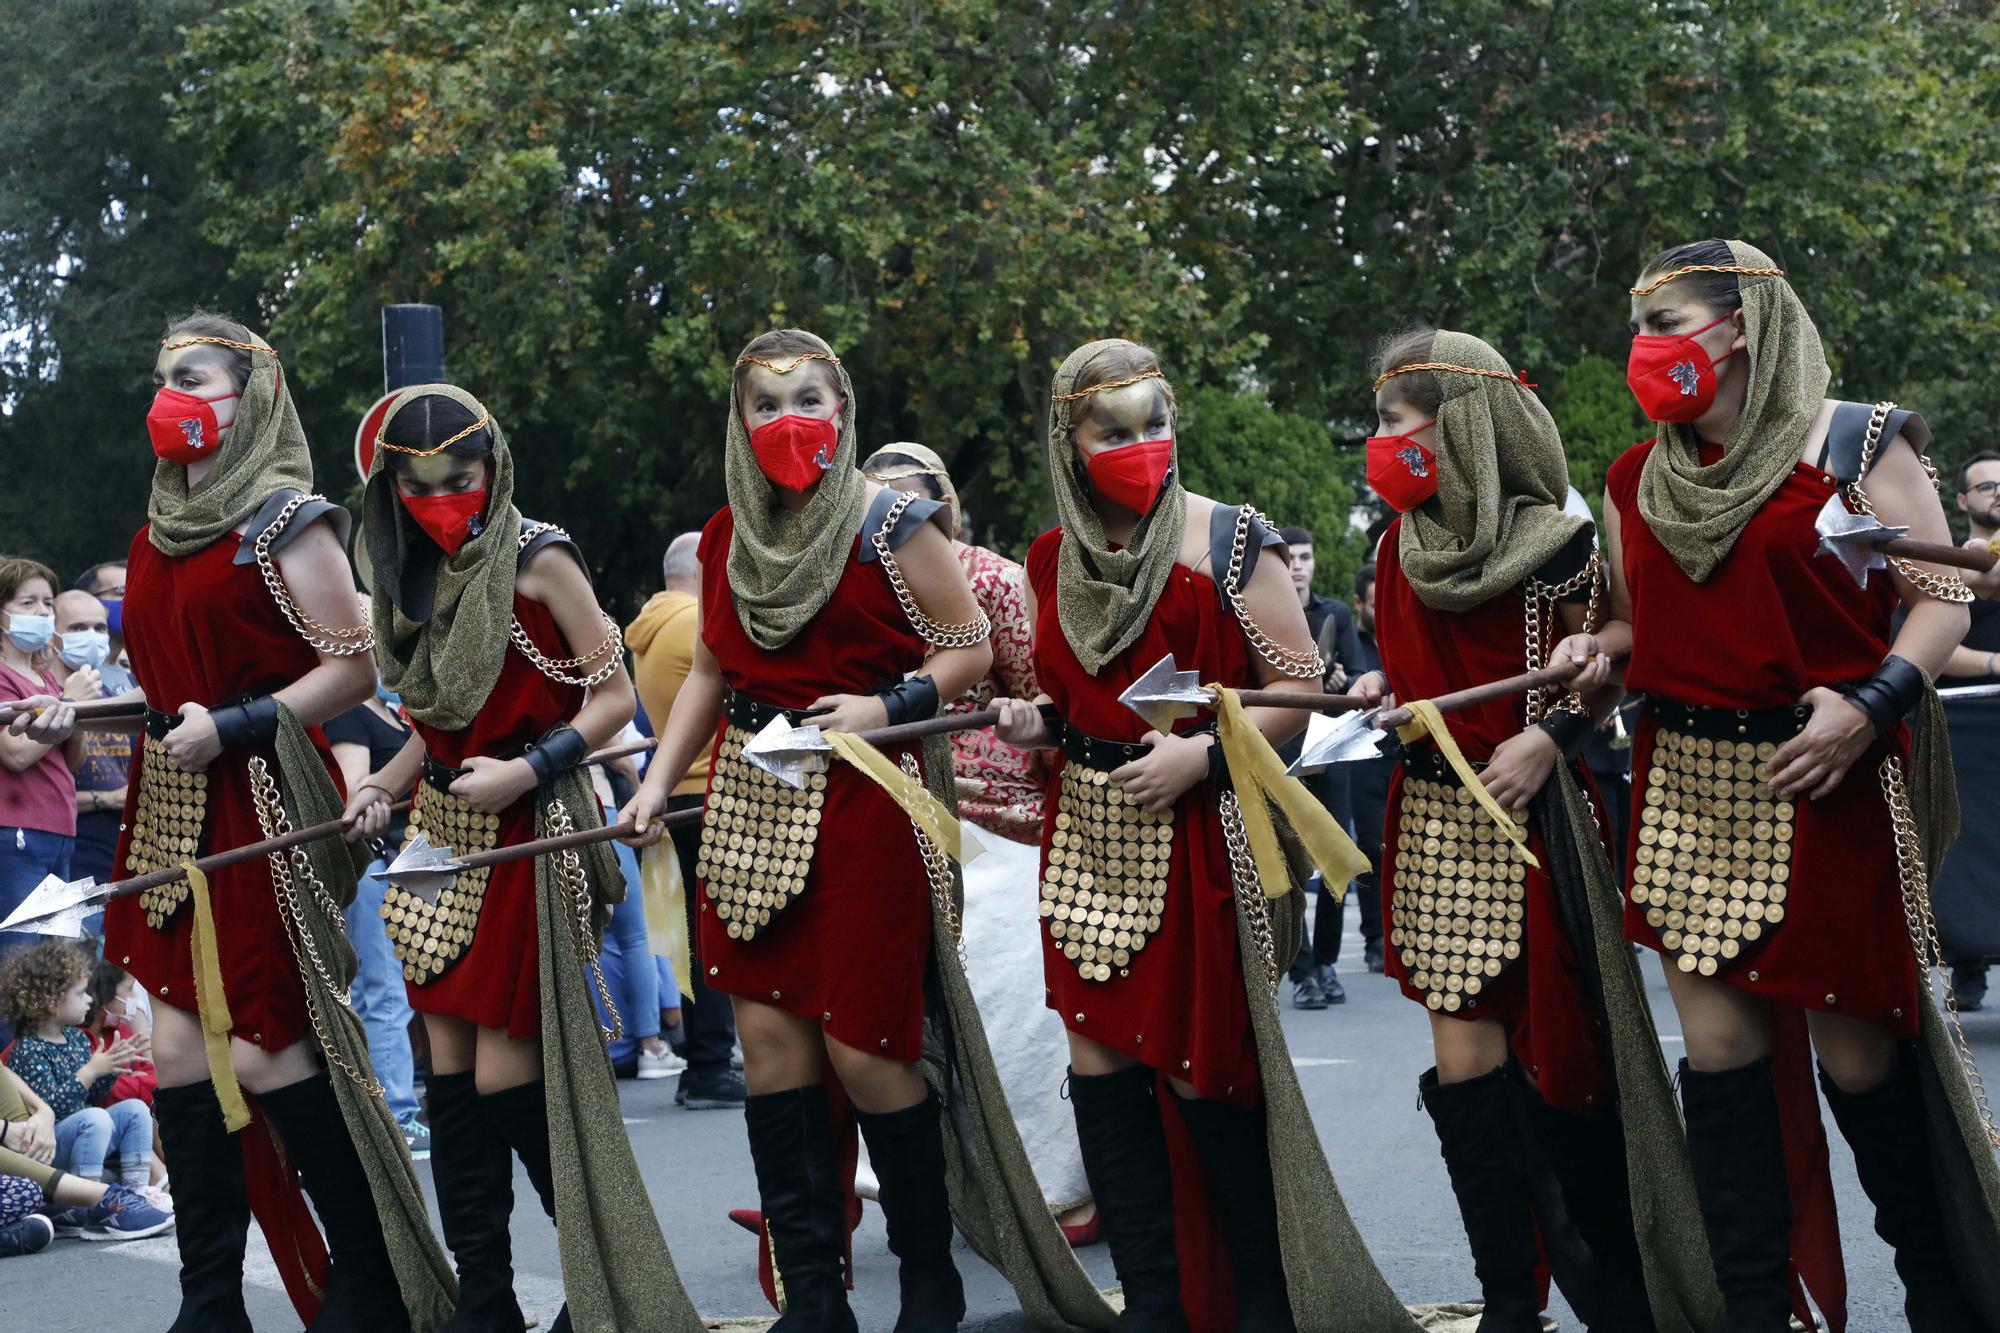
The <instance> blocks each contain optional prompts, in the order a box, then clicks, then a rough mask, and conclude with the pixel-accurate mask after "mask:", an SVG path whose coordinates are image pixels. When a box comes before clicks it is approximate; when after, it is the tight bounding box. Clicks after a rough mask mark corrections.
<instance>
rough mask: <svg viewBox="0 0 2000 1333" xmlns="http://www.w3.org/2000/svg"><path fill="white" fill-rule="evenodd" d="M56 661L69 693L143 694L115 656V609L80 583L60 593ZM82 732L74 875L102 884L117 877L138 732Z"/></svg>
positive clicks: (57, 674) (106, 696) (56, 671)
mask: <svg viewBox="0 0 2000 1333" xmlns="http://www.w3.org/2000/svg"><path fill="white" fill-rule="evenodd" d="M52 646H53V647H54V648H55V653H56V655H55V661H54V662H52V663H50V671H51V672H52V673H53V674H54V676H55V678H56V680H57V681H58V682H59V683H60V684H61V685H62V690H63V697H64V698H67V699H74V700H77V701H78V702H82V701H83V700H85V699H124V698H128V697H129V698H133V699H143V698H144V695H143V693H142V692H141V691H140V690H139V683H138V681H136V680H134V679H133V678H132V673H131V672H130V671H128V670H127V669H126V668H124V667H122V666H120V665H119V664H118V663H117V662H115V661H113V660H111V659H112V651H111V646H112V645H111V627H110V613H109V610H108V608H106V606H105V604H104V603H103V602H102V601H100V600H99V599H98V598H96V597H95V596H93V595H91V594H90V593H87V592H78V591H76V590H75V589H74V588H72V589H70V590H69V591H67V592H61V593H57V594H56V637H55V642H54V644H53V645H52ZM79 734H80V735H81V736H82V745H83V762H82V764H81V765H80V766H79V767H78V768H77V770H76V849H75V851H73V852H72V853H71V855H70V863H69V870H70V873H69V877H70V878H71V879H81V878H82V877H83V876H85V875H88V876H90V877H91V878H92V879H95V880H96V881H97V882H98V883H100V884H102V883H107V882H109V881H110V880H113V879H116V878H117V875H116V874H115V873H114V871H113V861H114V859H115V857H116V854H117V851H118V823H119V817H120V816H121V815H122V814H123V812H124V809H125V779H126V775H127V774H128V773H129V772H130V771H131V768H132V743H133V740H134V739H135V736H134V733H132V732H129V731H90V732H82V733H79Z"/></svg>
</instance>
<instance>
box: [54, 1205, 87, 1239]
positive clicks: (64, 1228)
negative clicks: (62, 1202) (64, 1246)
mask: <svg viewBox="0 0 2000 1333" xmlns="http://www.w3.org/2000/svg"><path fill="white" fill-rule="evenodd" d="M47 1217H48V1219H49V1225H50V1226H52V1227H54V1228H55V1229H56V1234H57V1235H58V1236H81V1235H82V1234H83V1233H84V1230H85V1229H86V1228H87V1227H89V1225H90V1210H89V1209H88V1208H58V1209H57V1210H56V1211H54V1212H52V1213H49V1214H47Z"/></svg>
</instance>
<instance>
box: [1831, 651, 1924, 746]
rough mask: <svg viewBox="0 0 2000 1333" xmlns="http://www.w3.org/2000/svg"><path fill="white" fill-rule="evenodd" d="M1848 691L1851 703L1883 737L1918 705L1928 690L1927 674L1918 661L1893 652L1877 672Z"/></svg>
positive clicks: (1848, 699) (1884, 659) (1883, 660)
mask: <svg viewBox="0 0 2000 1333" xmlns="http://www.w3.org/2000/svg"><path fill="white" fill-rule="evenodd" d="M1844 693H1845V694H1846V695H1847V702H1849V703H1851V704H1853V705H1854V706H1855V707H1856V708H1859V709H1860V710H1861V711H1862V712H1863V713H1865V714H1866V715H1867V717H1868V721H1869V723H1870V724H1871V725H1872V726H1873V727H1874V728H1875V734H1876V735H1877V736H1881V735H1884V734H1886V733H1887V732H1888V730H1889V728H1891V727H1893V726H1895V725H1896V724H1897V723H1898V722H1900V721H1902V719H1903V718H1905V717H1907V716H1909V713H1910V710H1911V709H1913V708H1915V707H1916V706H1917V700H1918V699H1920V698H1922V697H1923V693H1924V673H1923V672H1922V671H1920V670H1918V669H1917V666H1916V664H1915V663H1913V662H1906V661H1904V660H1903V659H1902V658H1900V657H1897V656H1896V655H1895V654H1894V653H1891V654H1890V655H1889V656H1887V657H1885V658H1883V659H1882V665H1881V666H1879V667H1876V668H1875V674H1874V675H1872V676H1870V677H1869V678H1868V679H1867V680H1864V681H1862V682H1861V683H1860V684H1859V685H1856V686H1854V687H1853V688H1852V689H1849V690H1846V691H1844Z"/></svg>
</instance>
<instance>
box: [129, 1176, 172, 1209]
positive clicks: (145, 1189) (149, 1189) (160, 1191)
mask: <svg viewBox="0 0 2000 1333" xmlns="http://www.w3.org/2000/svg"><path fill="white" fill-rule="evenodd" d="M132 1192H133V1193H134V1194H136V1195H138V1196H139V1197H140V1198H142V1199H144V1200H145V1201H146V1202H147V1203H150V1204H152V1205H153V1207H155V1208H157V1209H159V1210H160V1211H161V1212H163V1213H171V1212H172V1211H173V1210H174V1195H173V1191H172V1190H169V1189H168V1188H167V1183H166V1182H165V1181H161V1182H160V1183H159V1184H157V1185H134V1186H133V1187H132Z"/></svg>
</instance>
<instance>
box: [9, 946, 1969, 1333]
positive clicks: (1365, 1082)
mask: <svg viewBox="0 0 2000 1333" xmlns="http://www.w3.org/2000/svg"><path fill="white" fill-rule="evenodd" d="M1350 920H1352V916H1350ZM1343 955H1344V956H1345V957H1346V958H1347V959H1348V961H1349V962H1350V964H1352V965H1353V966H1351V967H1350V968H1349V969H1347V970H1344V971H1343V973H1342V975H1343V979H1344V980H1345V981H1346V984H1347V987H1348V1001H1347V1003H1346V1004H1345V1005H1342V1006H1338V1007H1336V1008H1332V1009H1329V1010H1326V1011H1324V1012H1319V1013H1300V1012H1294V1011H1292V1010H1291V1009H1290V1008H1289V1007H1287V1008H1286V1011H1285V1028H1286V1032H1287V1034H1288V1037H1289V1039H1290V1042H1291V1047H1292V1052H1293V1057H1294V1059H1295V1061H1296V1062H1297V1064H1298V1067H1299V1081H1300V1083H1301V1084H1302V1085H1303V1087H1304V1089H1305V1094H1306V1098H1307V1100H1308V1102H1309V1103H1310V1105H1311V1107H1312V1111H1313V1115H1314V1117H1315V1118H1316V1120H1317V1122H1318V1124H1319V1127H1320V1134H1321V1137H1322V1139H1323V1141H1324V1142H1325V1144H1326V1147H1327V1153H1328V1156H1329V1158H1330V1159H1331V1161H1332V1163H1333V1167H1334V1171H1335V1173H1336V1175H1337V1176H1338V1177H1339V1181H1340V1186H1341V1189H1342V1191H1343V1193H1344V1194H1345V1196H1346V1198H1347V1201H1348V1204H1349V1207H1350V1208H1351V1209H1352V1211H1353V1213H1354V1215H1355V1218H1356V1220H1357V1221H1358V1223H1359V1224H1360V1226H1361V1229H1362V1232H1363V1234H1364V1235H1365V1236H1367V1238H1368V1241H1369V1244H1370V1245H1371V1246H1372V1248H1373V1250H1374V1253H1375V1257H1376V1259H1377V1261H1378V1262H1379V1263H1380V1264H1381V1267H1382V1270H1383V1272H1384V1273H1385V1274H1386V1275H1387V1276H1388V1278H1389V1280H1390V1282H1391V1283H1393V1284H1394V1286H1395V1288H1396V1290H1397V1291H1398V1292H1400V1293H1401V1294H1402V1295H1403V1297H1404V1299H1406V1300H1408V1301H1411V1302H1417V1301H1443V1300H1457V1299H1472V1298H1475V1297H1476V1294H1477V1288H1476V1286H1475V1285H1474V1282H1473V1276H1472V1265H1471V1262H1470V1261H1469V1260H1468V1258H1467V1257H1466V1254H1465V1242H1464V1236H1463V1233H1462V1232H1461V1230H1460V1226H1459V1221H1458V1216H1457V1212H1456V1209H1455V1205H1454V1204H1453V1202H1452V1197H1451V1193H1450V1189H1449V1186H1448V1185H1447V1183H1446V1179H1445V1173H1444V1167H1443V1164H1442V1163H1441V1162H1440V1160H1439V1158H1438V1153H1437V1141H1436V1138H1435V1136H1434V1134H1433V1133H1432V1130H1431V1125H1430V1121H1429V1118H1428V1117H1427V1116H1425V1115H1424V1113H1423V1112H1422V1111H1421V1110H1419V1109H1418V1106H1417V1102H1416V1082H1417V1075H1418V1074H1419V1073H1420V1072H1422V1071H1423V1070H1424V1069H1425V1068H1426V1067H1427V1066H1428V1065H1429V1063H1430V1055H1429V1040H1428V1037H1427V1030H1426V1023H1425V1018H1424V1014H1423V1011H1422V1010H1421V1009H1420V1008H1418V1007H1417V1006H1415V1005H1413V1004H1411V1003H1409V1002H1408V1001H1406V1000H1404V999H1403V998H1402V997H1401V996H1400V995H1399V994H1398V993H1397V991H1396V989H1395V987H1394V986H1392V985H1390V984H1388V983H1386V982H1384V981H1383V980H1382V979H1381V978H1380V977H1370V976H1368V975H1366V974H1364V973H1361V972H1360V971H1359V970H1358V962H1359V958H1360V942H1359V939H1358V937H1352V936H1350V938H1349V940H1348V941H1347V945H1346V947H1345V948H1344V949H1343ZM1649 968H1650V964H1649ZM1650 976H1651V980H1652V982H1653V991H1654V995H1653V1003H1654V1008H1655V1012H1656V1013H1657V1014H1658V1015H1659V1016H1660V1018H1661V1023H1662V1027H1663V1032H1662V1041H1663V1042H1664V1043H1665V1048H1666V1052H1667V1055H1668V1059H1669V1061H1670V1062H1671V1061H1673V1060H1677V1059H1678V1058H1679V1037H1678V1034H1677V1033H1676V1031H1675V1030H1674V1024H1673V1007H1672V1005H1671V1004H1669V1003H1668V1001H1667V999H1666V995H1665V990H1664V987H1663V986H1662V985H1660V982H1659V975H1658V972H1657V969H1651V970H1650ZM1289 996H1290V990H1289V987H1287V988H1286V991H1285V998H1286V1000H1287V1002H1288V1001H1289ZM1966 1028H1967V1030H1968V1033H1969V1035H1970V1037H1971V1040H1972V1043H1973V1046H1974V1049H1975V1051H1976V1053H1977V1055H1978V1058H1979V1061H1980V1063H1981V1065H1982V1066H1983V1067H1984V1068H1985V1069H1986V1070H1987V1072H1988V1076H1989V1078H1991V1079H1993V1080H1995V1081H1996V1082H2000V1013H1996V1014H1985V1013H1981V1014H1974V1015H1969V1016H1967V1019H1966ZM621 1089H622V1092H623V1094H624V1096H623V1100H624V1107H625V1116H626V1124H627V1126H628V1127H629V1129H630V1132H631V1135H632V1142H633V1146H634V1148H635V1149H636V1150H637V1154H638V1158H639V1162H640V1164H641V1167H642V1169H643V1171H644V1173H645V1178H646V1185H647V1188H648V1191H649V1193H650V1195H651V1206H652V1207H653V1208H654V1209H656V1210H657V1212H658V1214H659V1218H660V1221H661V1224H662V1225H663V1227H664V1228H665V1230H666V1234H667V1240H668V1243H669V1244H670V1246H671V1247H672V1250H673V1254H674V1260H675V1263H676V1264H677V1265H678V1267H679V1269H680V1273H681V1276H682V1279H683V1281H684V1282H685V1283H686V1285H687V1287H688V1290H689V1292H690V1293H691V1294H692V1296H693V1298H694V1300H695V1303H696V1305H697V1306H698V1307H699V1308H700V1309H701V1310H702V1311H703V1313H704V1314H706V1315H707V1316H709V1317H710V1318H711V1319H713V1320H723V1319H727V1318H730V1317H733V1316H734V1317H741V1316H755V1315H760V1314H763V1315H768V1313H769V1311H768V1307H767V1306H765V1304H764V1302H763V1298H762V1296H761V1294H760V1293H759V1292H758V1289H757V1285H756V1274H755V1270H754V1260H755V1247H754V1244H753V1242H752V1240H751V1238H750V1237H749V1236H748V1235H747V1234H746V1233H744V1232H742V1231H740V1230H738V1229H737V1228H735V1227H734V1226H732V1225H730V1224H729V1223H728V1222H727V1221H726V1219H725V1218H724V1213H725V1212H726V1211H727V1210H728V1209H729V1208H732V1207H741V1206H749V1205H754V1203H755V1189H754V1184H753V1177H752V1174H751V1168H750V1158H749V1151H748V1148H747V1146H746V1144H745V1142H744V1136H743V1126H742V1123H741V1121H742V1117H741V1115H740V1114H738V1113H736V1112H722V1111H707V1112H690V1111H683V1110H678V1109H676V1108H675V1106H674V1105H673V1083H672V1081H671V1080H665V1081H660V1082H652V1083H635V1082H628V1083H625V1084H623V1085H621ZM1827 1120H1828V1125H1829V1128H1830V1127H1831V1124H1832V1120H1831V1117H1830V1116H1829V1117H1828V1118H1827ZM1832 1141H1833V1169H1834V1178H1835V1186H1836V1190H1837V1193H1838V1201H1839V1209H1840V1223H1841V1233H1842V1237H1843V1240H1844V1244H1845V1248H1846V1251H1847V1263H1848V1279H1849V1287H1850V1297H1849V1309H1850V1324H1849V1327H1850V1328H1852V1329H1854V1330H1856V1331H1857V1333H1863V1331H1876V1330H1891V1329H1899V1328H1902V1327H1904V1321H1903V1315H1902V1307H1901V1301H1902V1294H1901V1288H1900V1286H1899V1285H1898V1283H1897V1281H1896V1278H1895V1274H1894V1271H1893V1269H1892V1267H1891V1264H1890V1260H1889V1254H1888V1251H1887V1249H1886V1247H1885V1246H1883V1245H1882V1243H1881V1242H1880V1241H1879V1240H1877V1239H1876V1237H1875V1235H1874V1233H1873V1231H1872V1230H1871V1227H1870V1218H1871V1215H1872V1214H1871V1210H1870V1209H1869V1208H1868V1206H1867V1201H1866V1199H1865V1198H1864V1197H1863V1196H1862V1194H1861V1190H1860V1187H1859V1185H1858V1184H1857V1183H1856V1181H1855V1178H1854V1165H1853V1160H1852V1158H1851V1157H1850V1155H1849V1154H1848V1151H1847V1148H1846V1146H1845V1144H1844V1143H1843V1142H1842V1141H1841V1140H1840V1138H1839V1135H1838V1134H1837V1133H1835V1134H1833V1136H1832ZM418 1172H419V1174H420V1175H421V1176H423V1177H424V1179H425V1182H426V1186H427V1187H428V1182H429V1168H428V1166H427V1165H420V1166H419V1168H418ZM516 1191H517V1197H518V1198H519V1200H520V1201H521V1202H520V1203H519V1204H518V1205H517V1208H516V1212H515V1222H514V1226H515V1248H516V1266H517V1270H518V1273H519V1277H518V1282H517V1288H518V1290H519V1292H520V1295H521V1298H522V1304H523V1306H524V1307H525V1308H526V1309H527V1310H528V1311H529V1312H530V1313H532V1314H537V1315H540V1316H542V1318H543V1320H544V1327H546V1321H547V1318H548V1316H550V1315H551V1314H552V1313H553V1312H554V1310H555V1308H556V1306H557V1305H558V1304H559V1303H560V1301H561V1285H560V1280H559V1270H558V1267H557V1263H556V1252H555V1237H554V1232H553V1231H552V1230H551V1229H550V1227H549V1225H548V1223H547V1221H546V1220H545V1219H544V1218H543V1217H542V1215H541V1213H540V1211H539V1209H538V1208H536V1207H535V1205H534V1203H533V1194H532V1192H531V1191H530V1189H529V1187H528V1183H527V1180H526V1179H525V1177H519V1178H517V1180H516ZM646 1206H647V1201H645V1200H635V1201H634V1204H633V1208H634V1212H635V1214H636V1213H637V1211H638V1210H639V1209H642V1208H644V1207H646ZM254 1237H255V1232H254V1230H253V1247H254V1246H256V1245H257V1244H258V1242H257V1241H256V1240H255V1238H254ZM854 1250H855V1262H856V1268H857V1273H856V1284H855V1291H854V1294H853V1302H854V1306H855V1310H856V1314H857V1316H858V1318H859V1321H860V1324H861V1327H862V1328H864V1329H887V1328H888V1327H890V1326H891V1325H892V1324H893V1323H894V1322H895V1296H896V1275H895V1266H894V1260H893V1258H892V1257H891V1256H890V1255H889V1254H888V1251H887V1249H886V1247H885V1245H884V1239H883V1232H882V1222H881V1214H880V1212H879V1211H878V1210H876V1209H874V1208H873V1207H870V1208H869V1209H868V1212H867V1216H866V1218H865V1220H864V1221H863V1223H862V1227H861V1230H860V1232H859V1233H858V1234H857V1235H856V1237H855V1243H854ZM1081 1255H1082V1258H1083V1262H1084V1265H1085V1267H1086V1268H1088V1269H1089V1271H1090V1272H1091V1274H1092V1275H1093V1276H1094V1277H1095V1278H1096V1279H1097V1280H1098V1281H1099V1282H1100V1283H1103V1284H1107V1285H1108V1284H1109V1283H1110V1282H1111V1280H1112V1277H1111V1265H1110V1260H1109V1257H1108V1255H1106V1253H1105V1251H1104V1249H1103V1247H1102V1246H1097V1247H1093V1248H1090V1249H1086V1250H1084V1251H1082V1252H1081ZM176 1262H177V1260H176V1255H175V1249H174V1241H173V1238H172V1237H171V1236H166V1237H160V1238H157V1239H154V1240H147V1241H136V1242H132V1243H129V1244H124V1245H104V1244H89V1243H85V1242H82V1241H77V1240H66V1241H58V1242H56V1244H55V1245H54V1246H52V1247H51V1248H50V1249H48V1250H46V1251H44V1252H43V1253H42V1254H39V1255H34V1256H31V1257H28V1258H19V1259H10V1260H6V1261H4V1262H0V1328H5V1329H7V1330H24V1329H31V1330H37V1333H59V1331H61V1330H71V1329H74V1330H80V1331H81V1330H92V1331H93V1333H95V1331H98V1330H102V1329H104V1328H106V1327H108V1326H124V1327H129V1328H132V1329H134V1330H135V1333H136V1331H137V1330H145V1329H149V1328H163V1327H165V1326H166V1325H167V1324H168V1323H170V1322H172V1312H173V1310H174V1308H175V1300H176V1283H175V1264H176ZM959 1262H960V1265H961V1267H962V1269H963V1270H964V1273H965V1278H966V1288H967V1296H968V1302H969V1306H970V1312H969V1315H968V1318H967V1321H966V1327H967V1328H975V1329H982V1330H1002V1329H1008V1330H1011V1329H1025V1328H1027V1327H1028V1325H1027V1323H1026V1322H1025V1321H1024V1320H1022V1319H1021V1318H1020V1316H1019V1315H1018V1313H1017V1312H1016V1310H1015V1306H1014V1301H1013V1296H1012V1293H1011V1292H1010V1291H1009V1289H1008V1288H1007V1286H1006V1284H1005V1283H1003V1282H1002V1281H1001V1280H1000V1278H999V1277H998V1275H997V1274H995V1273H994V1272H993V1270H992V1269H990V1268H988V1267H986V1265H985V1264H983V1263H981V1262H980V1261H979V1260H978V1259H977V1258H975V1257H974V1256H973V1255H972V1254H970V1253H969V1252H968V1251H966V1250H965V1249H964V1247H963V1245H962V1244H961V1246H960V1248H959ZM249 1303H250V1310H251V1314H252V1317H253V1319H254V1320H255V1322H256V1326H257V1327H258V1328H259V1329H271V1330H278V1329H296V1328H298V1327H299V1323H298V1320H297V1319H296V1317H295V1316H294V1315H293V1313H292V1310H291V1308H290V1305H289V1303H288V1302H287V1301H286V1299H285V1297H284V1294H283V1292H282V1291H281V1290H280V1289H279V1287H278V1285H277V1281H276V1277H275V1274H274V1272H273V1271H272V1270H271V1268H270V1265H269V1260H268V1258H266V1257H264V1256H263V1255H262V1254H261V1253H255V1252H253V1262H252V1265H251V1273H250V1287H249ZM1551 1313H1552V1314H1554V1315H1555V1316H1556V1317H1557V1318H1558V1320H1559V1321H1560V1322H1561V1325H1562V1326H1563V1327H1565V1328H1570V1329H1574V1328H1578V1327H1579V1325H1578V1324H1577V1323H1576V1321H1575V1320H1574V1319H1573V1318H1572V1317H1571V1316H1570V1314H1569V1311H1568V1309H1567V1307H1565V1306H1563V1305H1562V1304H1561V1301H1560V1298H1557V1301H1556V1304H1555V1305H1554V1306H1553V1308H1552V1310H1551Z"/></svg>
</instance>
